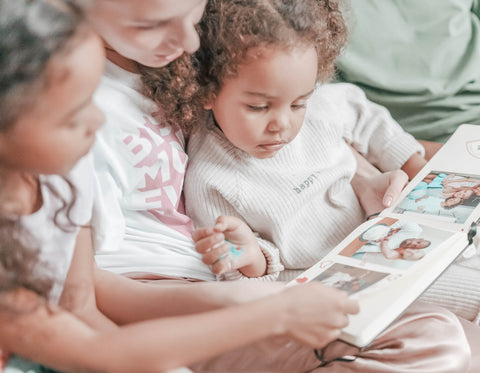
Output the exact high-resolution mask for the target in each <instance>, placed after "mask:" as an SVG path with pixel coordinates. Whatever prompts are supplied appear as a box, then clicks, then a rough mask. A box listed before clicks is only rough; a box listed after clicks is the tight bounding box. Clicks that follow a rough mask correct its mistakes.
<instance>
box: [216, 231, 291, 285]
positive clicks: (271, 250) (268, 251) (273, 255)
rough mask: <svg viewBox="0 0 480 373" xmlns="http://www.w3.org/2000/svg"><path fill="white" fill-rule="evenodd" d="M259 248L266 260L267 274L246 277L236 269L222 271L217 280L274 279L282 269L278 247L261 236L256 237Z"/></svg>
mask: <svg viewBox="0 0 480 373" xmlns="http://www.w3.org/2000/svg"><path fill="white" fill-rule="evenodd" d="M257 240H258V245H259V247H260V250H262V253H263V255H264V256H265V259H266V260H267V274H266V275H264V276H262V277H246V276H244V275H243V274H242V272H240V271H239V270H238V269H236V270H234V271H231V272H227V273H224V274H222V275H219V276H218V279H219V280H225V281H236V280H248V279H250V280H262V281H276V280H277V279H278V275H279V274H280V272H281V271H283V270H284V267H283V265H282V264H281V263H280V255H279V251H278V249H277V248H276V247H275V246H274V245H273V244H272V243H271V242H269V241H267V240H264V239H262V238H257Z"/></svg>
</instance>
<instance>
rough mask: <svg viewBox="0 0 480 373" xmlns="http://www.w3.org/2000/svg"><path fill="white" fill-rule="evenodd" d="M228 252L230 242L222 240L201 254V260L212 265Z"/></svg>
mask: <svg viewBox="0 0 480 373" xmlns="http://www.w3.org/2000/svg"><path fill="white" fill-rule="evenodd" d="M229 252H230V244H228V243H226V242H224V243H222V244H220V245H217V246H216V247H214V248H212V249H211V250H210V251H209V252H207V253H205V254H203V256H202V262H204V263H205V264H207V265H213V264H215V263H216V262H218V261H220V260H222V259H224V258H225V257H226V256H228V253H229Z"/></svg>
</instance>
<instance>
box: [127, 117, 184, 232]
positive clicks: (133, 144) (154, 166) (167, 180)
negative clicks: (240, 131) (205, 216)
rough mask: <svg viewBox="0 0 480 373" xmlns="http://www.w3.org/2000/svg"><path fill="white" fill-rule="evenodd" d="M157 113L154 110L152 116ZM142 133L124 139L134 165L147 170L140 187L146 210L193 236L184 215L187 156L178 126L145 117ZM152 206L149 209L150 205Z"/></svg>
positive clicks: (139, 190)
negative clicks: (155, 121)
mask: <svg viewBox="0 0 480 373" xmlns="http://www.w3.org/2000/svg"><path fill="white" fill-rule="evenodd" d="M156 115H158V113H153V114H152V117H153V118H155V116H156ZM144 119H145V123H144V124H143V127H140V128H139V129H138V131H139V136H138V137H135V136H131V135H129V136H127V137H125V138H124V140H123V142H124V144H125V145H126V146H127V148H128V149H129V151H130V152H131V153H132V154H133V155H134V159H135V161H136V163H135V164H134V167H135V168H138V169H144V170H145V174H144V177H143V179H144V184H143V186H141V187H139V188H137V191H138V192H140V193H141V195H142V197H141V199H142V201H143V202H144V203H145V205H146V206H147V211H148V212H150V213H151V214H153V215H154V216H155V217H156V218H157V219H158V220H159V221H161V222H162V223H163V224H165V225H167V226H169V227H170V228H172V229H174V230H176V231H177V232H180V233H181V234H183V235H185V236H187V237H188V238H190V237H191V233H192V230H193V224H192V221H191V220H190V218H189V217H187V216H186V215H185V206H184V203H183V199H182V198H183V194H182V188H183V179H184V176H185V168H186V163H187V155H186V154H185V151H184V149H183V145H182V142H181V140H180V139H179V137H178V136H177V134H176V133H175V130H176V129H175V128H172V127H170V126H165V125H161V124H156V123H152V121H151V120H150V118H148V117H144ZM149 207H150V208H149Z"/></svg>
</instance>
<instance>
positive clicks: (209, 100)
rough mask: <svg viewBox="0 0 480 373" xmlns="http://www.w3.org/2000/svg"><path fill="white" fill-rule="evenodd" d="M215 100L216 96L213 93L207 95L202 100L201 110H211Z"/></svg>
mask: <svg viewBox="0 0 480 373" xmlns="http://www.w3.org/2000/svg"><path fill="white" fill-rule="evenodd" d="M216 98H217V96H216V95H215V94H214V93H211V94H209V95H208V97H205V99H204V100H203V108H204V109H205V110H212V109H213V105H214V103H215V100H216Z"/></svg>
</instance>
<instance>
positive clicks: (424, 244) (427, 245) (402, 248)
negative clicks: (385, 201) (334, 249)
mask: <svg viewBox="0 0 480 373" xmlns="http://www.w3.org/2000/svg"><path fill="white" fill-rule="evenodd" d="M449 234H450V233H448V232H443V231H438V230H436V229H434V228H430V227H426V226H420V225H419V224H417V223H415V222H412V221H408V220H401V219H394V218H384V219H382V220H380V221H379V222H378V223H377V224H374V225H372V226H371V227H369V228H368V229H367V230H365V231H364V232H363V233H362V234H360V236H358V237H357V239H355V240H354V241H353V242H352V243H350V244H349V245H348V246H346V247H345V249H343V250H342V252H341V253H340V255H343V256H348V257H351V258H353V259H358V260H360V261H361V262H366V263H372V264H380V265H384V266H388V267H393V268H408V267H410V266H411V265H412V264H413V263H415V262H417V261H419V260H421V259H422V258H423V257H425V255H427V254H428V252H430V251H431V250H433V249H434V248H435V247H436V246H437V245H438V243H440V242H441V241H442V240H444V239H446V238H447V237H448V235H449ZM443 237H444V238H443Z"/></svg>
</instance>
